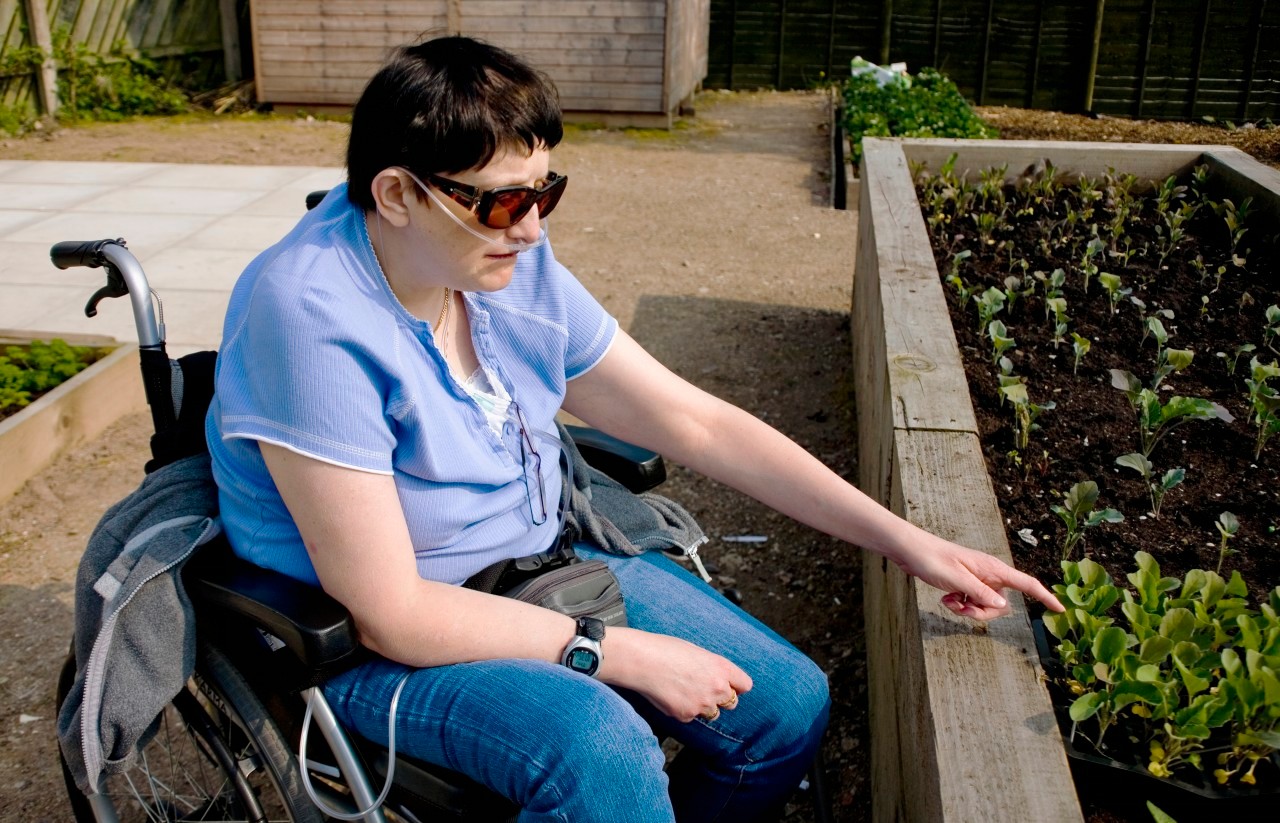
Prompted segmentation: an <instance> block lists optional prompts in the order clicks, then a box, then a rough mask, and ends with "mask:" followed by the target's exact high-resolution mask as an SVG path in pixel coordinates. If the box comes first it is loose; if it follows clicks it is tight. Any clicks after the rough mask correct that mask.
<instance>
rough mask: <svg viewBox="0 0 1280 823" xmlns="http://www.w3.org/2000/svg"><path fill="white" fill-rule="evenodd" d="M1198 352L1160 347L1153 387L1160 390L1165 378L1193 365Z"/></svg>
mask: <svg viewBox="0 0 1280 823" xmlns="http://www.w3.org/2000/svg"><path fill="white" fill-rule="evenodd" d="M1195 356H1196V353H1195V352H1194V351H1192V350H1191V349H1160V353H1159V354H1157V355H1156V371H1155V374H1153V375H1152V376H1151V389H1152V391H1158V390H1159V389H1160V384H1161V383H1163V382H1164V379H1165V378H1166V377H1168V376H1169V375H1171V374H1173V373H1174V372H1178V371H1182V370H1183V369H1185V368H1186V367H1187V366H1190V365H1191V361H1192V360H1194V359H1195Z"/></svg>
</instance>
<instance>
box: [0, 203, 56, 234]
mask: <svg viewBox="0 0 1280 823" xmlns="http://www.w3.org/2000/svg"><path fill="white" fill-rule="evenodd" d="M48 216H49V213H48V212H43V211H26V210H17V209H14V210H9V209H3V210H0V235H3V234H5V233H7V232H9V231H11V230H14V229H19V228H22V227H23V226H26V225H30V224H31V223H34V222H36V221H37V220H44V219H45V218H46V217H48Z"/></svg>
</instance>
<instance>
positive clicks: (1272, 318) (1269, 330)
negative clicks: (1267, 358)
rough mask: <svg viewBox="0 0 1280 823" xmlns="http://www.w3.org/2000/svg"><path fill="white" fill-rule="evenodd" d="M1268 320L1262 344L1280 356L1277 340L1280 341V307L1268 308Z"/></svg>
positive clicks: (1263, 332) (1263, 329) (1264, 328)
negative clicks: (1277, 349)
mask: <svg viewBox="0 0 1280 823" xmlns="http://www.w3.org/2000/svg"><path fill="white" fill-rule="evenodd" d="M1266 318H1267V322H1266V324H1265V325H1264V326H1263V328H1262V342H1263V344H1264V345H1265V346H1266V347H1267V348H1269V349H1271V350H1272V351H1274V352H1276V354H1280V351H1276V340H1277V339H1280V306H1267V312H1266Z"/></svg>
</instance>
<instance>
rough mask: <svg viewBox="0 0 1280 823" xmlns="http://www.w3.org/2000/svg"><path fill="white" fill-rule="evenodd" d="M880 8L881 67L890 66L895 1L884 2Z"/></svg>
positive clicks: (884, 0)
mask: <svg viewBox="0 0 1280 823" xmlns="http://www.w3.org/2000/svg"><path fill="white" fill-rule="evenodd" d="M880 8H881V9H882V12H881V14H880V65H882V66H887V65H889V38H890V36H891V35H892V33H893V0H882V3H881V6H880Z"/></svg>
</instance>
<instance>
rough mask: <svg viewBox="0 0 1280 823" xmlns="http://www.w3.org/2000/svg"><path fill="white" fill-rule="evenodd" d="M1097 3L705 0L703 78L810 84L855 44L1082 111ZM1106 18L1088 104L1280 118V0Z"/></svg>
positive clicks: (1160, 3) (1176, 4)
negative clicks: (707, 37)
mask: <svg viewBox="0 0 1280 823" xmlns="http://www.w3.org/2000/svg"><path fill="white" fill-rule="evenodd" d="M1095 7H1096V4H1095V3H1087V2H1080V1H1079V0H893V2H891V3H886V2H884V0H881V2H866V1H865V0H864V2H855V0H711V43H710V48H709V65H708V72H707V81H706V82H707V85H709V86H718V87H724V88H759V87H768V88H804V87H808V86H811V85H813V84H814V83H815V82H816V80H817V78H818V77H820V76H822V75H824V74H825V75H829V76H834V77H839V76H843V75H844V72H845V71H846V70H847V66H848V64H849V60H850V59H851V58H852V57H854V56H856V55H860V56H862V57H864V58H866V59H868V60H871V61H873V62H881V61H882V60H884V59H886V58H885V55H886V53H887V60H888V61H905V62H906V63H907V64H908V66H909V68H910V69H911V70H912V71H915V70H917V69H919V68H921V67H923V66H935V67H937V68H939V69H941V70H942V71H944V72H946V73H947V74H948V75H949V76H950V77H951V79H952V80H954V81H955V82H956V85H957V86H959V88H960V90H961V91H962V92H963V93H964V94H965V95H966V96H967V97H969V98H970V99H971V100H975V101H981V102H983V103H987V104H993V105H1013V106H1028V105H1029V106H1031V107H1033V108H1045V109H1058V110H1064V111H1079V110H1080V109H1081V108H1082V107H1083V105H1084V102H1085V99H1084V98H1085V87H1086V85H1087V81H1088V73H1089V53H1090V50H1091V44H1092V38H1093V31H1094V14H1095ZM886 8H887V9H888V10H889V12H890V15H891V16H890V18H889V19H888V20H887V21H886V20H885V19H884V14H885V11H886ZM1206 9H1207V15H1206ZM1103 18H1104V26H1103V35H1102V40H1101V42H1100V48H1099V54H1098V65H1097V71H1096V74H1095V76H1094V84H1093V89H1094V93H1093V103H1092V108H1093V110H1094V111H1096V112H1098V113H1102V114H1110V115H1140V116H1142V117H1155V118H1179V119H1187V118H1201V117H1213V118H1216V119H1218V120H1245V119H1249V120H1258V119H1262V118H1264V117H1271V118H1276V119H1280V42H1277V36H1280V0H1271V2H1266V0H1216V2H1212V1H1211V0H1109V2H1107V3H1106V5H1105V9H1104V15H1103ZM886 23H887V25H886ZM886 36H887V40H886ZM1148 40H1149V43H1148ZM828 67H830V68H828ZM1246 115H1247V116H1246Z"/></svg>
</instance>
